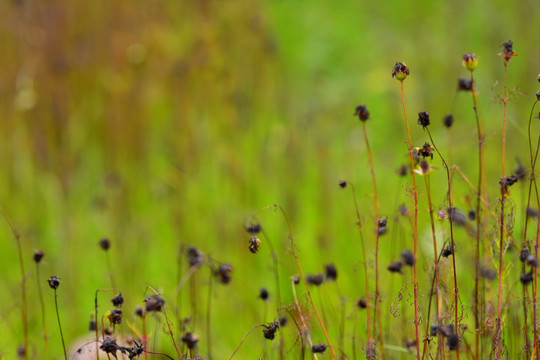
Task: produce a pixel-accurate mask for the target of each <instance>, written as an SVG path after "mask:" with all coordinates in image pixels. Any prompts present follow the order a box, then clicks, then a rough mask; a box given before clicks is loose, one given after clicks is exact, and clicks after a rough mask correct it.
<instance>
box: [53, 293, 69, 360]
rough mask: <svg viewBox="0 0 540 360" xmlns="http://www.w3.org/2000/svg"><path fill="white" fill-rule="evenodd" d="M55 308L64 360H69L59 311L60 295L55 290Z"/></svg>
mask: <svg viewBox="0 0 540 360" xmlns="http://www.w3.org/2000/svg"><path fill="white" fill-rule="evenodd" d="M54 306H55V307H56V318H57V319H58V329H59V330H60V338H61V339H62V348H63V349H64V359H65V360H67V351H66V343H65V342H64V334H63V333H62V324H61V323H60V313H59V311H58V293H57V292H56V289H54Z"/></svg>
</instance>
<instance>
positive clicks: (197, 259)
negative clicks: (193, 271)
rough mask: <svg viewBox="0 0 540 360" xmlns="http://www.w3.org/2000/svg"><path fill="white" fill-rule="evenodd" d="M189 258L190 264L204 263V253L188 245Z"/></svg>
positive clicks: (198, 264)
mask: <svg viewBox="0 0 540 360" xmlns="http://www.w3.org/2000/svg"><path fill="white" fill-rule="evenodd" d="M187 258H188V262H189V266H200V265H202V264H204V253H203V252H202V251H200V250H198V249H197V248H195V247H193V246H188V248H187Z"/></svg>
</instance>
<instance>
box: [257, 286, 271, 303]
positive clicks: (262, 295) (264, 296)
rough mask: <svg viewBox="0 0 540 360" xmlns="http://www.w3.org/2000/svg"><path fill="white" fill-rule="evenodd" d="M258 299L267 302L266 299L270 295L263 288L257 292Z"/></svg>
mask: <svg viewBox="0 0 540 360" xmlns="http://www.w3.org/2000/svg"><path fill="white" fill-rule="evenodd" d="M259 297H260V298H261V299H263V300H264V301H266V300H268V298H269V297H270V293H269V292H268V290H267V289H266V288H265V287H262V288H261V289H260V290H259Z"/></svg>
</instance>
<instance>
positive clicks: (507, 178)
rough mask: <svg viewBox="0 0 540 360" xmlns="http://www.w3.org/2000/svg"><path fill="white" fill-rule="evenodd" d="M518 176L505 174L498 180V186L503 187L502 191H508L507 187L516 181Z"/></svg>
mask: <svg viewBox="0 0 540 360" xmlns="http://www.w3.org/2000/svg"><path fill="white" fill-rule="evenodd" d="M517 181H518V177H517V176H515V175H511V176H505V177H504V178H503V180H502V181H501V180H499V187H500V188H502V189H504V192H506V193H507V192H508V188H509V187H510V186H512V185H514V184H515V183H517Z"/></svg>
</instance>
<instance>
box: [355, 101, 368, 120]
mask: <svg viewBox="0 0 540 360" xmlns="http://www.w3.org/2000/svg"><path fill="white" fill-rule="evenodd" d="M354 115H355V116H358V118H359V119H360V120H361V121H366V120H368V119H369V111H368V109H367V107H366V105H364V104H362V105H358V106H357V107H356V109H355V111H354Z"/></svg>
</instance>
